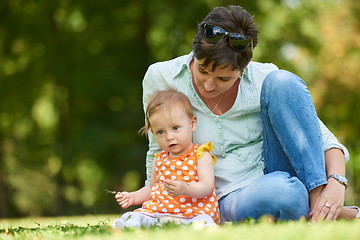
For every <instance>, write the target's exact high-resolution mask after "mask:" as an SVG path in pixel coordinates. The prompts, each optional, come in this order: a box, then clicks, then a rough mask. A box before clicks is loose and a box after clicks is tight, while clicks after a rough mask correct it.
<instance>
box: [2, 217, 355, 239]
mask: <svg viewBox="0 0 360 240" xmlns="http://www.w3.org/2000/svg"><path fill="white" fill-rule="evenodd" d="M102 217H103V218H104V219H106V220H105V221H100V222H97V223H96V222H94V223H86V221H87V220H88V222H89V221H90V222H93V221H94V219H92V218H93V216H92V217H90V216H89V217H86V216H84V217H75V218H66V222H67V223H63V224H57V223H56V224H49V222H52V221H55V222H57V221H59V220H60V221H64V220H65V219H59V218H57V219H49V218H47V219H46V221H48V224H46V225H44V226H43V225H42V224H40V223H38V222H37V221H40V222H43V221H45V219H32V218H29V219H23V220H21V221H20V222H21V223H22V224H24V225H25V226H19V224H20V222H19V221H16V220H15V221H12V223H11V225H10V226H7V227H5V228H0V239H124V240H125V239H144V240H147V239H174V240H176V239H200V240H201V239H216V240H219V239H220V240H221V239H226V240H229V239H239V237H240V238H243V239H254V240H256V239H259V240H264V239H293V240H297V239H299V240H302V239H319V240H321V239H326V240H336V239H344V240H355V239H359V237H360V228H359V224H360V222H359V221H338V222H323V223H309V222H307V221H296V222H278V223H274V222H273V221H271V220H270V221H269V219H268V218H263V219H262V220H260V221H250V220H248V221H246V222H244V223H236V224H234V223H226V224H224V225H219V226H213V227H208V228H205V227H204V225H203V224H200V223H194V224H192V225H189V226H181V225H174V224H166V225H164V226H162V227H151V228H147V229H146V228H141V229H135V228H128V229H122V230H121V229H117V228H116V229H113V228H112V227H111V226H110V224H111V222H110V219H113V218H114V216H102ZM89 219H90V220H89ZM34 221H35V224H36V227H30V226H29V225H34ZM3 225H4V224H3V223H2V221H0V226H1V227H2V226H3Z"/></svg>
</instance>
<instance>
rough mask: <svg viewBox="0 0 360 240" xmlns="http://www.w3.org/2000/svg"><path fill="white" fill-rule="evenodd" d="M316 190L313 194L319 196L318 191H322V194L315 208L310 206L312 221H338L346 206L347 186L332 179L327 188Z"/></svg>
mask: <svg viewBox="0 0 360 240" xmlns="http://www.w3.org/2000/svg"><path fill="white" fill-rule="evenodd" d="M321 189H322V190H321ZM314 190H315V192H314V193H313V194H316V195H317V193H316V191H320V193H319V194H318V197H317V198H316V201H315V203H314V204H313V206H310V207H311V212H310V214H309V215H310V216H311V220H313V221H321V220H325V221H330V220H336V219H337V218H338V216H339V213H340V212H341V211H342V209H343V206H344V196H345V186H344V185H342V184H341V183H339V182H338V181H336V180H335V179H333V178H330V179H329V180H328V184H327V185H325V187H323V188H322V187H320V189H314ZM310 194H311V193H310ZM310 197H311V196H310ZM310 203H311V202H310Z"/></svg>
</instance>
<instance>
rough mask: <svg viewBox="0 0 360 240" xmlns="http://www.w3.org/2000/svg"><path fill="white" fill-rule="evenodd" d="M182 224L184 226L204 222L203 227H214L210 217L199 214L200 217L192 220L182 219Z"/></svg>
mask: <svg viewBox="0 0 360 240" xmlns="http://www.w3.org/2000/svg"><path fill="white" fill-rule="evenodd" d="M182 222H183V223H184V224H191V223H195V222H204V224H205V226H213V225H215V222H214V220H213V219H212V217H210V216H209V215H207V214H201V215H197V216H195V217H193V218H188V219H183V220H182Z"/></svg>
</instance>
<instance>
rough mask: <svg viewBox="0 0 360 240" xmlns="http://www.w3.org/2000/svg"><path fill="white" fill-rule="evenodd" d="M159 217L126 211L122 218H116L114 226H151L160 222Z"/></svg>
mask: <svg viewBox="0 0 360 240" xmlns="http://www.w3.org/2000/svg"><path fill="white" fill-rule="evenodd" d="M158 221H159V220H158V219H157V218H154V217H150V216H147V215H145V214H142V213H139V212H127V213H124V214H123V215H122V216H121V218H120V219H115V220H114V224H113V227H114V228H115V227H120V228H124V227H136V228H140V227H150V226H153V225H156V224H158Z"/></svg>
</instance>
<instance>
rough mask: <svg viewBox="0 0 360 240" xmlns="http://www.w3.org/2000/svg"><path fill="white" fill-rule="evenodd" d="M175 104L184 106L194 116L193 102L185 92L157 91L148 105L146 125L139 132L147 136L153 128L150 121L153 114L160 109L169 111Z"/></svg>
mask: <svg viewBox="0 0 360 240" xmlns="http://www.w3.org/2000/svg"><path fill="white" fill-rule="evenodd" d="M175 105H178V106H180V107H182V108H183V110H184V111H185V113H186V114H187V115H188V116H189V117H190V118H192V117H193V116H194V111H193V108H192V105H191V102H190V100H189V98H188V97H187V96H186V95H185V94H184V93H181V92H178V91H176V90H162V91H157V92H156V93H155V94H154V95H152V97H151V98H150V101H149V103H148V105H147V107H146V111H145V117H146V120H145V126H144V127H142V128H141V129H140V130H139V133H140V134H142V135H146V136H147V133H148V132H149V130H150V129H151V125H150V121H149V119H150V117H151V115H152V114H154V113H155V112H158V111H168V110H169V109H171V107H173V106H175Z"/></svg>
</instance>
